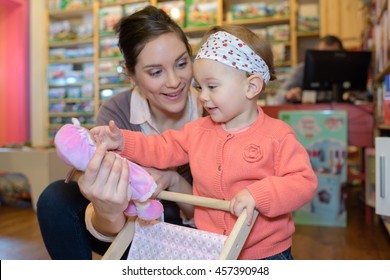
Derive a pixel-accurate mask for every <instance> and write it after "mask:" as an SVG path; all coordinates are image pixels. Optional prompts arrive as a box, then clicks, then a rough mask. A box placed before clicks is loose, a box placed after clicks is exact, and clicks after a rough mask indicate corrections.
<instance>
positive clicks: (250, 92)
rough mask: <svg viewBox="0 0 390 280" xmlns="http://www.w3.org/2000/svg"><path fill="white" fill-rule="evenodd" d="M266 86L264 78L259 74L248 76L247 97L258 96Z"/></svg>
mask: <svg viewBox="0 0 390 280" xmlns="http://www.w3.org/2000/svg"><path fill="white" fill-rule="evenodd" d="M263 88H264V80H263V78H262V77H261V76H259V75H251V76H249V77H248V89H247V92H246V97H247V98H248V99H253V98H254V97H257V96H258V95H259V94H260V92H261V91H262V90H263Z"/></svg>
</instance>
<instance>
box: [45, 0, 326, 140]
mask: <svg viewBox="0 0 390 280" xmlns="http://www.w3.org/2000/svg"><path fill="white" fill-rule="evenodd" d="M216 1H217V7H218V9H217V16H216V19H217V22H216V24H217V25H223V24H239V25H246V26H248V27H250V28H254V29H257V30H261V29H265V28H267V27H272V26H275V25H288V26H289V27H290V30H289V40H287V41H272V40H271V41H270V42H271V44H272V45H273V44H280V45H283V46H284V48H285V50H286V55H285V59H284V60H283V61H275V65H276V66H277V67H290V66H294V65H296V64H297V63H298V40H301V39H302V40H305V38H308V37H319V34H320V32H319V31H310V32H300V33H298V32H297V30H296V22H297V16H298V5H299V4H300V1H302V0H277V1H278V2H287V3H288V6H289V13H288V14H287V15H278V14H276V15H275V16H267V17H262V18H254V19H240V20H233V19H232V17H231V15H230V7H231V5H233V4H237V3H239V1H237V0H216ZM277 1H265V2H273V3H274V2H277ZM305 1H306V2H307V1H312V2H313V3H317V4H318V3H319V0H305ZM89 2H90V4H89V5H88V6H86V7H76V8H73V9H68V10H66V9H65V10H51V9H50V8H49V7H50V5H49V3H50V0H47V3H48V5H47V7H48V10H47V23H48V26H47V29H49V28H52V27H53V26H52V25H51V24H52V23H53V22H59V23H61V22H66V23H70V25H72V26H71V27H72V28H73V27H74V26H82V25H84V24H86V27H85V28H87V27H88V28H90V29H91V30H92V32H91V34H89V35H90V36H87V37H80V36H79V37H77V36H75V37H72V38H60V36H61V34H60V36H59V38H55V39H53V38H48V43H47V48H48V50H47V57H48V60H47V62H48V68H50V69H49V70H48V77H49V81H48V91H49V96H48V97H47V98H48V105H49V108H50V109H49V112H48V114H47V115H48V122H47V129H48V131H49V134H48V138H49V141H50V139H52V138H53V136H54V134H55V132H56V128H58V126H59V124H61V123H64V122H67V121H68V120H69V117H71V116H80V115H83V116H85V117H86V118H85V122H84V123H83V124H84V125H86V126H90V125H92V124H93V121H94V120H93V117H94V116H95V115H96V113H97V111H98V109H99V106H100V105H101V102H102V98H101V94H102V91H103V90H105V91H107V90H114V91H115V90H120V89H121V88H126V87H128V85H129V84H128V81H126V80H116V81H115V82H113V81H110V77H113V76H119V74H118V73H116V70H115V69H114V68H116V67H118V66H120V64H121V62H122V57H121V56H120V53H119V54H118V53H116V54H114V55H112V56H109V57H104V56H103V55H102V51H101V42H102V40H109V39H107V38H110V37H114V38H115V35H114V33H113V32H112V33H111V34H110V32H105V33H104V32H101V30H100V26H99V12H100V11H101V9H105V8H113V7H114V8H115V7H118V6H119V7H122V9H123V10H124V7H125V5H128V4H132V3H141V2H145V1H142V0H128V1H125V0H118V1H112V2H111V3H108V2H107V1H105V2H104V1H100V0H90V1H89ZM146 2H148V3H150V4H151V5H154V6H158V4H159V3H160V2H159V1H158V0H149V1H146ZM161 2H163V1H161ZM253 2H256V1H253ZM84 3H88V1H85V2H84ZM88 21H89V22H88ZM86 22H87V23H86ZM59 25H61V24H59ZM65 25H66V24H64V26H63V28H70V27H68V26H65ZM91 25H92V26H91ZM208 28H209V26H199V27H183V30H184V32H185V33H186V34H187V35H188V37H189V38H200V37H201V36H202V34H203V33H204V32H205V31H206V30H208ZM88 47H89V48H91V49H92V50H93V51H92V52H91V53H89V55H88V56H86V57H79V58H75V57H62V56H61V55H62V53H61V51H60V55H59V56H54V57H53V55H52V52H53V50H54V51H55V50H62V51H66V50H67V51H69V52H72V51H77V50H82V49H83V48H88ZM193 48H194V52H196V48H197V45H196V44H193ZM53 65H67V66H64V67H65V68H66V67H70V66H69V65H71V66H72V67H73V68H74V69H73V70H69V71H71V72H72V71H74V72H77V71H83V70H85V69H84V67H86V65H92V66H91V67H92V69H93V73H89V75H90V77H89V78H88V79H81V80H78V81H76V82H72V83H67V82H62V83H61V82H60V83H57V82H55V83H52V82H53V80H51V79H50V78H51V77H53V75H54V74H53ZM107 65H111V66H110V67H111V69H109V70H107V69H108V68H109V66H107ZM105 67H106V68H105ZM55 70H56V69H55V66H54V71H55ZM89 70H90V69H87V70H86V71H89ZM60 74H61V73H60ZM60 74H59V75H60ZM122 78H123V77H121V78H120V79H122ZM113 80H115V79H113ZM85 84H90V85H91V87H92V93H91V94H89V95H88V96H82V95H81V96H67V93H68V91H69V90H74V88H76V87H79V88H81V87H83V85H85ZM56 91H64V92H65V96H54V97H53V96H51V95H53V92H54V93H56ZM81 94H82V93H81ZM54 95H55V94H54ZM88 101H89V102H91V106H92V108H93V109H92V110H90V108H91V106H88V111H87V112H82V109H80V111H78V110H75V111H73V112H71V111H69V110H67V109H64V111H62V112H61V111H56V110H57V109H56V108H54V109H53V107H55V106H58V107H61V106H62V105H61V104H65V105H63V106H71V107H72V106H73V107H74V108H72V109H75V108H76V109H77V106H79V105H80V104H83V103H85V102H88ZM81 107H82V106H80V108H81ZM61 118H62V119H61Z"/></svg>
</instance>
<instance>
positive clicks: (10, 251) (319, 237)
mask: <svg viewBox="0 0 390 280" xmlns="http://www.w3.org/2000/svg"><path fill="white" fill-rule="evenodd" d="M359 195H360V188H359V189H358V188H356V187H352V188H351V189H350V190H349V196H348V202H347V209H348V226H347V227H346V228H333V227H314V226H298V225H297V226H296V228H297V229H296V233H295V235H294V238H293V247H292V252H293V255H294V258H295V259H298V260H371V259H372V260H390V235H389V234H388V232H387V231H386V229H385V228H384V226H383V224H382V223H381V222H380V221H379V220H378V219H376V220H375V221H374V223H373V224H372V225H366V224H365V216H364V207H363V205H362V202H361V200H360V199H359ZM95 257H96V256H95ZM0 259H2V260H12V259H17V260H32V259H41V260H47V259H50V257H49V255H48V253H47V252H46V250H45V247H44V244H43V241H42V238H41V235H40V231H39V227H38V222H37V219H36V215H35V212H34V211H33V210H32V209H23V208H12V207H6V206H0Z"/></svg>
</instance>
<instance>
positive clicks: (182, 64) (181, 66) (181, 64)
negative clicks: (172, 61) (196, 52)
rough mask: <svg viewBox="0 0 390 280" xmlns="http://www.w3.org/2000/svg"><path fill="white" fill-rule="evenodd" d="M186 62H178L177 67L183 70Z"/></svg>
mask: <svg viewBox="0 0 390 280" xmlns="http://www.w3.org/2000/svg"><path fill="white" fill-rule="evenodd" d="M187 64H188V62H187V61H186V60H185V61H180V62H179V63H178V64H177V67H179V68H185V67H186V66H187Z"/></svg>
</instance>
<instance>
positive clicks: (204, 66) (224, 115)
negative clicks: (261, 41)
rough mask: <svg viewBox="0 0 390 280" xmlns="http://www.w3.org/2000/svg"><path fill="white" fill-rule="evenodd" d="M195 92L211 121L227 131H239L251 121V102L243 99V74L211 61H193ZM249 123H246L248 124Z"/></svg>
mask: <svg viewBox="0 0 390 280" xmlns="http://www.w3.org/2000/svg"><path fill="white" fill-rule="evenodd" d="M193 71H194V79H195V85H194V87H195V89H196V90H197V91H198V92H199V95H200V101H201V102H202V105H203V107H204V108H205V110H206V111H207V112H208V113H209V114H210V117H211V118H212V119H213V121H215V122H217V123H225V125H226V127H227V128H240V127H244V126H246V125H249V124H250V123H251V122H252V121H253V120H252V119H251V118H252V113H253V112H252V111H251V110H252V108H253V102H254V101H253V100H251V99H248V98H247V96H246V93H247V90H248V85H249V84H248V79H247V76H246V73H245V72H244V71H241V70H237V69H235V68H233V67H230V66H227V65H225V64H223V63H220V62H217V61H214V60H211V59H196V60H195V62H194V69H193ZM248 122H249V123H248Z"/></svg>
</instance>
